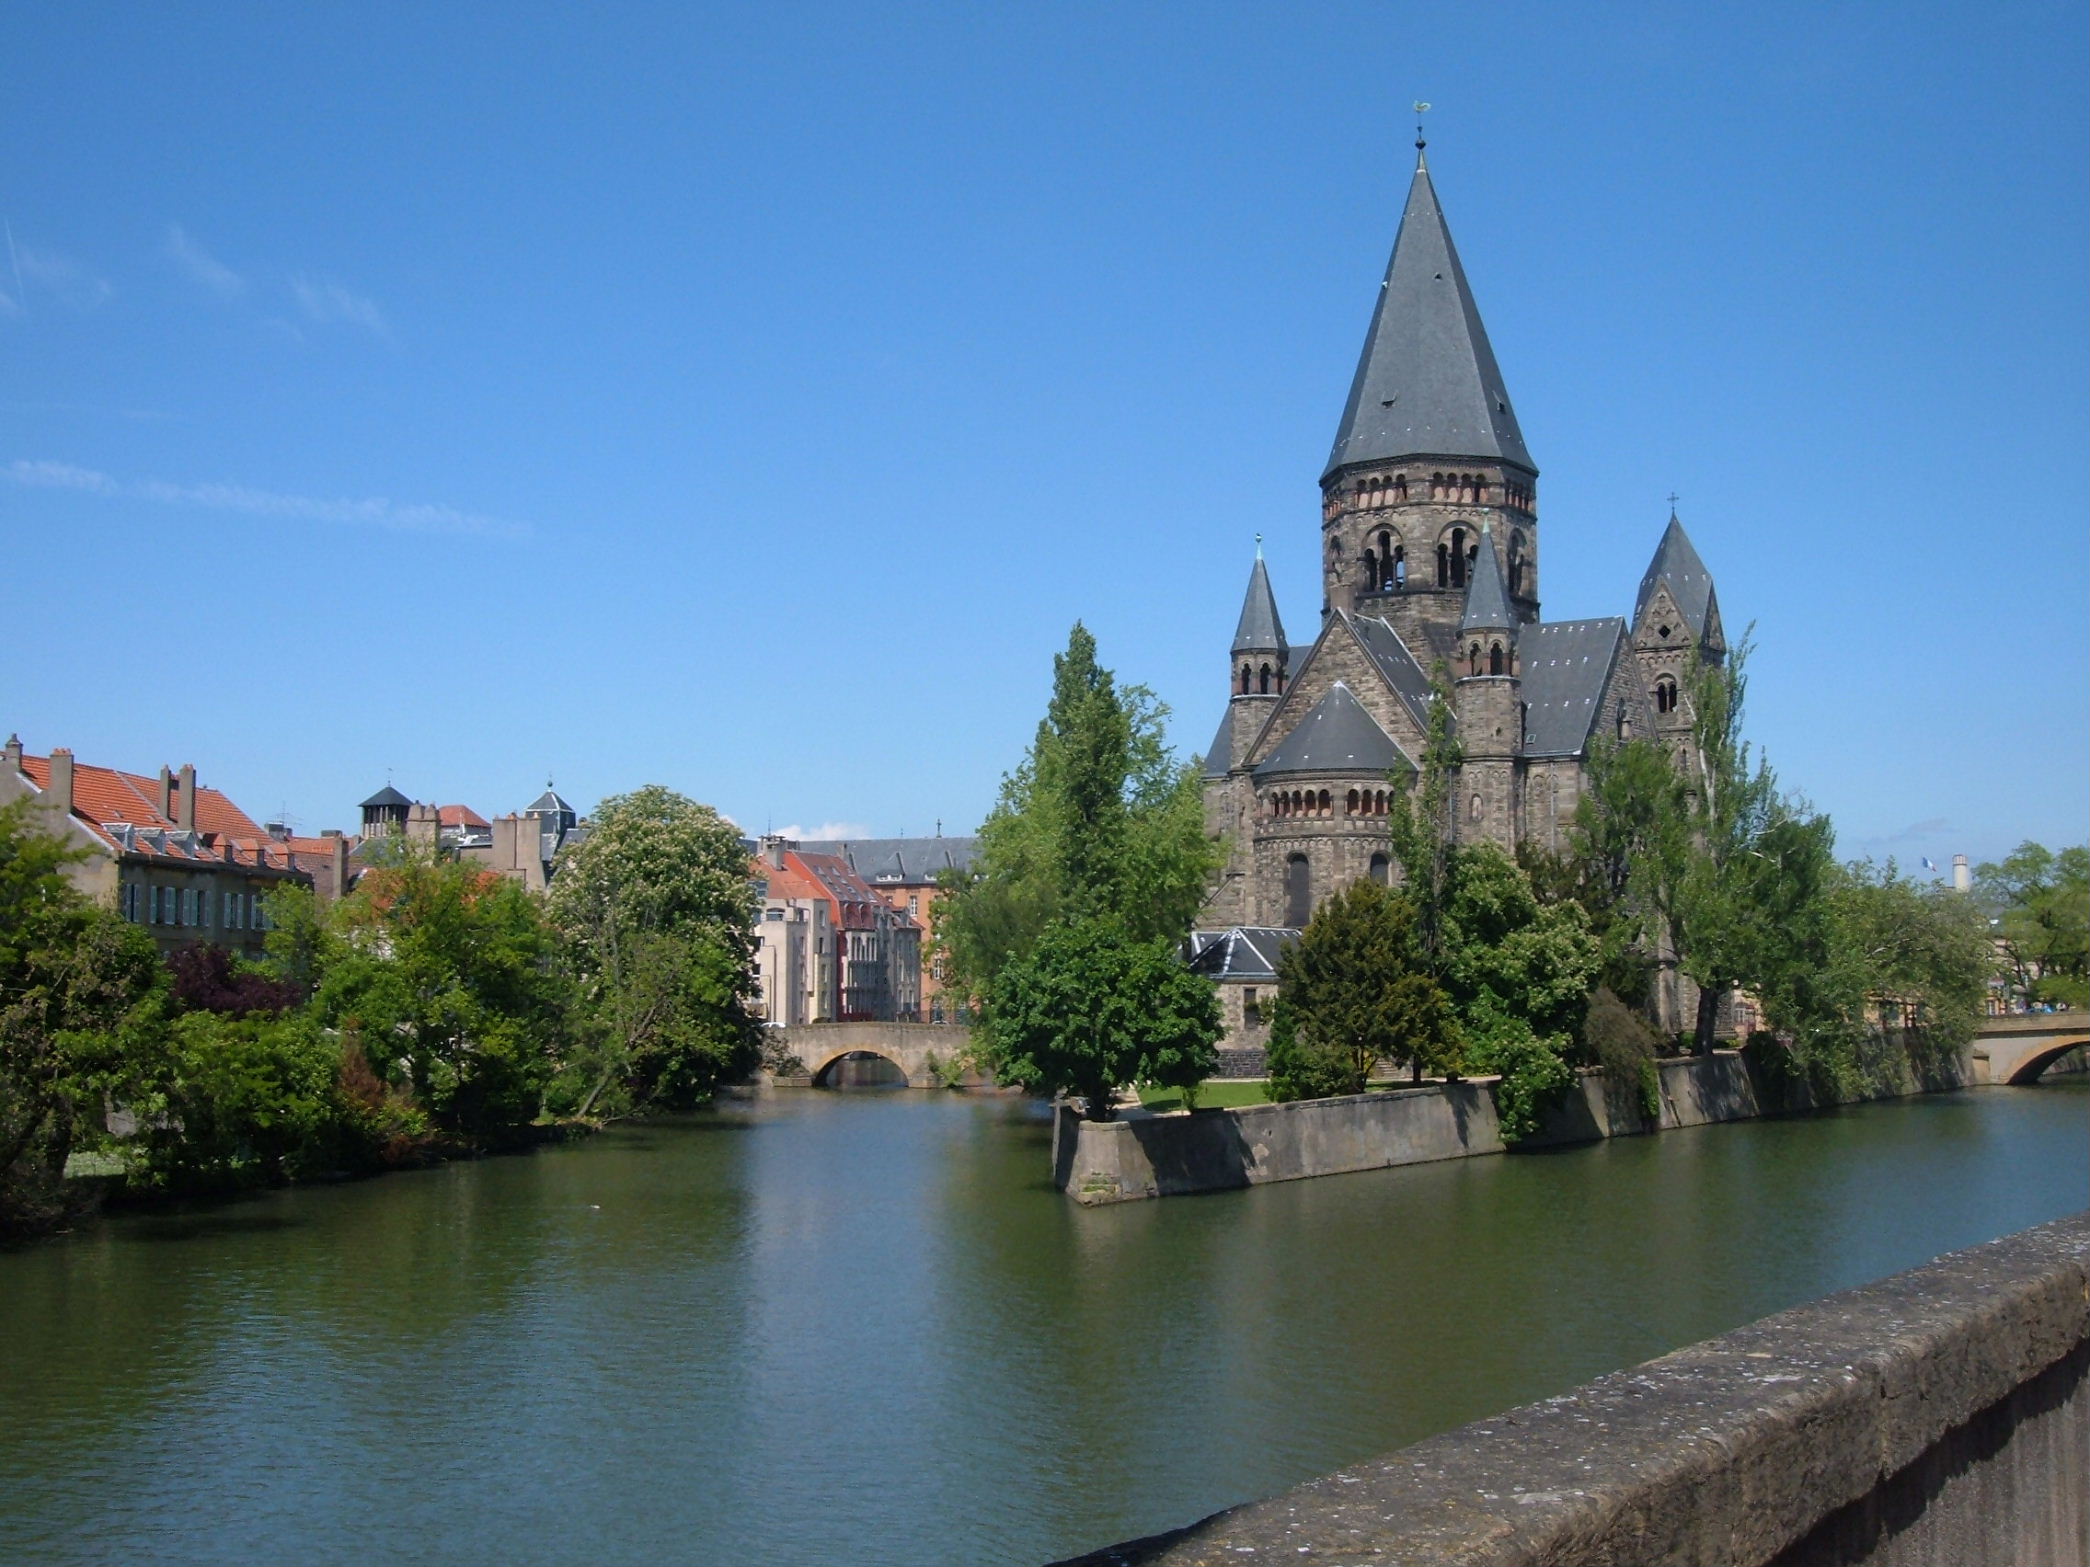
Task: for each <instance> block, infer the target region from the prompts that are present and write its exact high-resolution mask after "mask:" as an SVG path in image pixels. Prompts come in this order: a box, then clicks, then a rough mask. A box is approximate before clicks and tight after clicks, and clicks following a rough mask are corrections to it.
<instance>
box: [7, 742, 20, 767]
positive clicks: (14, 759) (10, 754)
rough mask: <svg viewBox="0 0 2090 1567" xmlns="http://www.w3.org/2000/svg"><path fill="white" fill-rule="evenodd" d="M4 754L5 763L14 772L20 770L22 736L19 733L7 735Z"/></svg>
mask: <svg viewBox="0 0 2090 1567" xmlns="http://www.w3.org/2000/svg"><path fill="white" fill-rule="evenodd" d="M6 756H7V765H8V766H9V767H12V768H13V769H14V770H15V771H16V772H20V771H21V770H22V737H21V736H20V735H9V736H8V737H7V751H6Z"/></svg>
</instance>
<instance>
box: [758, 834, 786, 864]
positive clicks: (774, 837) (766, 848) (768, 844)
mask: <svg viewBox="0 0 2090 1567" xmlns="http://www.w3.org/2000/svg"><path fill="white" fill-rule="evenodd" d="M762 854H763V857H764V858H765V859H767V860H768V861H769V863H770V865H771V866H772V867H774V868H775V869H777V870H782V869H783V868H784V838H783V835H782V834H781V833H765V834H764V835H763V837H762Z"/></svg>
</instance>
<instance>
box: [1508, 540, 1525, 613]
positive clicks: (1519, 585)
mask: <svg viewBox="0 0 2090 1567" xmlns="http://www.w3.org/2000/svg"><path fill="white" fill-rule="evenodd" d="M1509 591H1510V597H1512V598H1522V597H1523V596H1524V535H1523V533H1522V532H1521V531H1519V532H1513V533H1511V534H1510V536H1509Z"/></svg>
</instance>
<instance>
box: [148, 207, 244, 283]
mask: <svg viewBox="0 0 2090 1567" xmlns="http://www.w3.org/2000/svg"><path fill="white" fill-rule="evenodd" d="M166 252H167V259H168V260H169V261H171V262H173V263H174V264H175V266H177V267H178V268H180V269H181V271H182V272H183V273H184V274H185V275H186V276H187V277H188V279H189V281H190V282H192V283H195V284H198V285H199V286H201V287H203V288H205V289H208V290H209V291H210V292H211V293H213V294H215V295H217V296H218V298H220V299H223V300H227V301H230V300H234V299H237V298H239V296H240V295H241V294H243V293H245V292H246V291H247V280H246V279H245V278H243V277H241V276H240V275H239V274H238V273H237V272H235V271H233V270H232V268H230V267H228V266H226V265H225V263H224V262H222V261H220V260H219V259H218V258H217V257H216V256H214V255H212V254H211V253H210V252H209V251H207V250H205V249H204V248H203V246H202V245H200V244H199V243H197V241H196V240H195V239H194V238H193V237H191V235H190V234H189V232H188V230H187V229H185V228H183V227H182V226H181V225H180V224H179V223H170V224H168V225H167V244H166Z"/></svg>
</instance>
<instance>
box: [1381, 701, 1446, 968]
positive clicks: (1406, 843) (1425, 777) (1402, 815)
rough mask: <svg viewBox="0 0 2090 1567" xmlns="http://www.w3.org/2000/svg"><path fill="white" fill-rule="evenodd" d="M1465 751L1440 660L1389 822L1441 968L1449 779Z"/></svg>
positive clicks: (1425, 950) (1408, 888)
mask: <svg viewBox="0 0 2090 1567" xmlns="http://www.w3.org/2000/svg"><path fill="white" fill-rule="evenodd" d="M1464 761H1465V753H1464V751H1463V750H1461V748H1460V746H1459V730H1458V712H1457V710H1456V708H1455V707H1454V706H1453V704H1452V698H1451V687H1450V685H1449V683H1448V682H1447V680H1446V678H1445V670H1444V666H1443V665H1442V664H1439V665H1438V666H1437V668H1436V671H1435V673H1434V674H1433V676H1432V677H1431V680H1430V710H1429V727H1428V734H1427V736H1426V738H1425V739H1424V741H1423V748H1422V767H1421V769H1420V771H1419V772H1418V773H1410V774H1403V773H1391V774H1388V781H1389V782H1390V783H1392V784H1393V786H1394V787H1393V789H1392V791H1391V794H1390V796H1389V800H1390V804H1389V806H1388V808H1387V827H1388V830H1389V832H1390V834H1391V837H1392V841H1393V857H1394V859H1395V861H1397V862H1398V863H1399V865H1400V867H1401V886H1402V889H1403V890H1404V891H1405V892H1406V893H1407V895H1408V897H1409V898H1410V899H1411V900H1412V901H1413V902H1414V905H1415V922H1416V938H1417V943H1418V948H1419V950H1420V952H1421V953H1422V955H1423V960H1424V962H1425V964H1426V965H1427V966H1428V967H1429V968H1430V970H1431V971H1432V972H1436V971H1438V970H1439V969H1441V967H1442V965H1443V955H1444V911H1445V906H1446V905H1447V904H1448V903H1449V901H1450V899H1451V876H1452V857H1453V855H1454V853H1455V852H1456V851H1455V849H1454V848H1453V838H1454V831H1455V824H1454V822H1453V820H1452V784H1453V783H1454V782H1455V781H1456V780H1457V778H1458V773H1459V768H1460V766H1461V765H1462V764H1463V763H1464Z"/></svg>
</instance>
